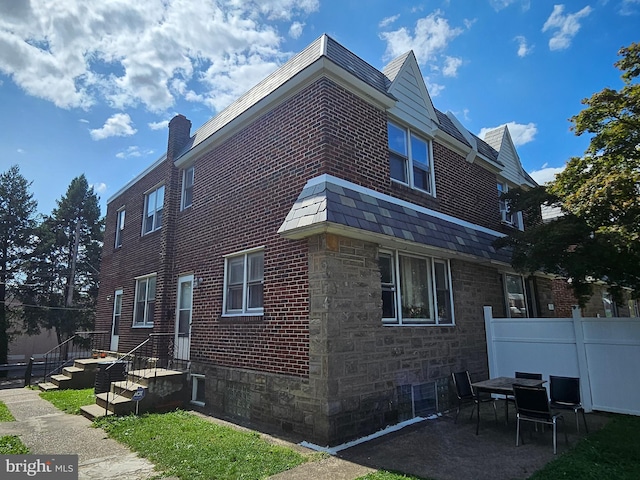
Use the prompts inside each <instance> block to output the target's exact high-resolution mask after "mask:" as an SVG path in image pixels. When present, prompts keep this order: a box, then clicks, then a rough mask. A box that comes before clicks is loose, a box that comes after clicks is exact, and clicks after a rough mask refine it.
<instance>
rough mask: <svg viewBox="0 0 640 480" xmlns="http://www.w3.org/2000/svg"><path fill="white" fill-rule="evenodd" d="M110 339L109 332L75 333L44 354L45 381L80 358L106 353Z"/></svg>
mask: <svg viewBox="0 0 640 480" xmlns="http://www.w3.org/2000/svg"><path fill="white" fill-rule="evenodd" d="M109 338H110V337H109V332H75V334H74V335H73V336H71V337H69V338H67V339H66V340H65V341H64V342H62V343H60V344H59V345H57V346H55V347H53V348H52V349H51V350H49V351H48V352H46V353H45V354H44V373H43V381H45V382H46V381H48V380H49V379H50V378H51V375H55V374H58V373H60V372H62V369H63V368H64V367H67V366H69V365H73V362H74V361H75V360H76V359H78V358H91V357H92V356H93V355H94V354H99V353H100V352H106V351H107V348H108V342H109ZM25 380H26V379H25Z"/></svg>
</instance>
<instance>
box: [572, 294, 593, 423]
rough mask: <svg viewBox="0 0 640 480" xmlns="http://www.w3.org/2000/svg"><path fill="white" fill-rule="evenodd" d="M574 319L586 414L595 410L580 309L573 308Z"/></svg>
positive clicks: (575, 306) (574, 306)
mask: <svg viewBox="0 0 640 480" xmlns="http://www.w3.org/2000/svg"><path fill="white" fill-rule="evenodd" d="M571 316H572V317H573V330H574V332H575V335H576V353H577V355H578V371H579V372H580V373H579V375H580V398H581V400H582V406H583V407H584V410H585V412H590V411H592V410H593V408H592V405H593V404H592V401H591V381H590V379H589V364H588V363H587V350H586V347H585V344H584V329H583V322H582V315H581V314H580V307H579V306H578V305H573V306H572V307H571Z"/></svg>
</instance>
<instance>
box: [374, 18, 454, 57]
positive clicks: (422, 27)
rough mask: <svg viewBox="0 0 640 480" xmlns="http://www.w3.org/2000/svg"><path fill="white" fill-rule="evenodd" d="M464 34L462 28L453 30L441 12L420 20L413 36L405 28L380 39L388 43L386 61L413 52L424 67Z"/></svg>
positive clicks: (386, 33)
mask: <svg viewBox="0 0 640 480" xmlns="http://www.w3.org/2000/svg"><path fill="white" fill-rule="evenodd" d="M462 32H463V29H462V28H459V27H456V28H452V27H450V26H449V22H448V21H447V19H446V18H444V17H443V16H442V12H441V11H440V10H436V11H435V12H433V13H431V14H429V15H427V16H426V17H424V18H421V19H419V20H418V21H417V22H416V26H415V29H414V31H413V34H412V33H411V32H410V31H408V30H407V29H406V28H405V27H402V28H400V29H399V30H395V31H393V32H382V33H381V34H380V37H381V38H382V39H383V40H385V41H386V42H387V49H386V52H385V54H384V57H385V59H387V60H388V59H392V58H395V57H397V56H399V55H402V54H403V53H406V52H408V51H409V50H413V53H415V55H416V59H417V60H418V63H420V64H421V65H424V64H425V63H427V62H428V61H429V60H433V59H435V58H436V56H437V55H438V54H440V53H441V52H443V51H444V50H445V49H446V48H447V46H448V45H449V42H450V41H451V40H453V39H454V38H456V37H457V36H458V35H460V34H461V33H462Z"/></svg>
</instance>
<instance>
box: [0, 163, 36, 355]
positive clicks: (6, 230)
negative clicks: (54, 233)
mask: <svg viewBox="0 0 640 480" xmlns="http://www.w3.org/2000/svg"><path fill="white" fill-rule="evenodd" d="M30 186H31V184H30V183H29V182H28V181H27V180H26V179H25V178H24V177H23V176H22V174H21V173H20V168H19V167H18V166H17V165H14V166H12V167H10V168H9V170H7V171H6V172H4V173H2V174H0V307H1V308H0V364H1V363H7V358H8V348H9V336H8V330H9V326H10V321H9V320H10V318H11V316H12V314H13V313H14V312H13V311H12V310H11V308H10V306H9V303H10V302H9V301H8V300H9V299H8V294H9V288H12V287H15V285H16V283H19V282H20V281H21V280H22V279H23V278H24V277H22V276H21V275H20V272H21V271H22V269H23V267H24V263H25V261H26V258H27V256H28V254H29V251H30V247H31V240H32V232H33V228H34V227H35V224H36V220H35V217H34V215H35V211H36V207H37V203H36V201H35V200H34V199H33V195H32V193H31V192H30V191H29V187H30Z"/></svg>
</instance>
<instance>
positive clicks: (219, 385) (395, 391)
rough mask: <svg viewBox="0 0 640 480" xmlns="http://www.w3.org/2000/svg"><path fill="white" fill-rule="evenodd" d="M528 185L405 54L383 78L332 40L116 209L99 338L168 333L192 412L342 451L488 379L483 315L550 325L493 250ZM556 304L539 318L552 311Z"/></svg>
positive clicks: (235, 108)
mask: <svg viewBox="0 0 640 480" xmlns="http://www.w3.org/2000/svg"><path fill="white" fill-rule="evenodd" d="M534 184H535V183H534V182H533V180H532V179H531V178H530V177H529V176H528V175H527V174H526V172H524V170H523V169H522V166H521V164H520V160H519V158H518V155H517V152H516V150H515V147H514V145H513V142H512V141H511V137H510V135H509V131H508V130H507V129H506V127H504V128H500V129H497V130H495V131H492V132H490V133H489V134H488V135H487V136H486V137H485V140H482V139H480V138H478V137H476V136H475V135H473V134H471V133H470V132H469V131H468V130H467V129H465V128H464V127H463V126H462V125H461V123H460V122H459V121H458V119H457V118H456V117H455V116H454V115H453V114H451V113H446V114H445V113H443V112H441V111H439V110H437V109H436V108H434V106H433V104H432V102H431V99H430V97H429V93H428V91H427V89H426V86H425V84H424V81H423V77H422V74H421V73H420V69H419V67H418V64H417V62H416V59H415V57H414V55H413V53H411V52H410V53H408V54H406V55H403V56H401V57H399V58H397V59H395V60H394V61H392V62H391V63H390V64H389V65H388V66H387V67H386V68H385V69H384V71H379V70H377V69H376V68H374V67H372V66H371V65H369V64H367V63H366V62H364V61H363V60H362V59H360V58H358V57H357V56H356V55H354V54H353V53H352V52H350V51H348V50H347V49H346V48H344V47H343V46H341V45H340V44H338V43H337V42H335V41H334V40H333V39H331V38H330V37H328V36H326V35H323V36H321V37H320V38H318V39H317V40H316V41H314V42H313V43H312V44H310V45H309V46H308V47H307V48H306V49H305V50H304V51H302V52H301V53H299V54H298V55H296V56H295V57H293V58H292V59H291V60H290V61H289V62H287V63H286V64H285V65H283V66H282V67H281V68H280V69H279V70H277V71H276V72H274V73H273V74H271V75H270V76H268V77H267V78H266V79H265V80H263V81H262V82H260V83H259V84H258V85H256V86H255V87H254V88H252V89H251V90H249V91H248V92H247V93H246V94H245V95H243V96H242V97H240V98H239V99H238V100H236V101H235V102H234V103H233V104H231V105H230V106H229V107H228V108H227V109H225V110H224V111H222V112H221V113H219V114H218V115H217V116H215V117H214V118H212V119H211V120H209V121H208V122H207V123H206V124H205V125H203V126H202V127H200V128H199V129H198V130H197V131H196V132H195V133H194V134H193V135H192V134H191V122H190V121H189V120H187V119H186V118H185V117H184V116H181V115H178V116H176V117H174V118H173V120H172V121H171V122H170V124H169V138H168V146H167V152H166V154H165V155H163V156H162V157H161V158H160V159H159V160H158V161H156V162H155V163H154V164H153V165H151V166H150V167H149V168H147V169H146V170H145V171H144V172H142V173H141V174H140V175H139V176H138V177H136V178H135V179H134V180H132V181H131V182H129V183H128V184H127V185H126V186H125V187H123V188H122V189H121V190H120V191H119V192H117V193H116V194H115V195H113V196H112V197H111V198H110V199H109V201H108V208H107V223H106V232H105V245H104V251H103V257H102V271H101V285H100V294H99V302H98V315H97V325H96V328H97V329H106V330H111V331H112V332H113V335H112V344H111V349H112V350H117V351H122V352H126V351H128V350H130V349H132V348H134V347H135V346H136V345H138V344H139V343H140V342H142V341H143V340H144V339H146V338H147V337H148V335H149V333H151V332H156V333H173V334H174V335H175V346H174V348H173V351H172V352H171V354H172V355H174V356H175V357H176V358H179V359H184V360H188V361H189V367H190V378H191V382H192V386H193V396H192V401H193V402H194V403H195V404H196V405H199V406H200V407H202V408H203V409H205V410H206V411H210V412H213V413H215V414H218V415H224V416H227V417H230V418H232V419H235V420H236V421H238V422H240V423H245V424H253V425H265V426H269V427H270V428H273V429H276V430H281V431H286V432H292V433H296V434H299V435H301V436H303V437H304V438H306V439H307V440H309V441H313V442H316V443H319V444H324V445H336V444H339V443H342V442H344V441H347V440H350V439H353V438H357V437H361V436H363V435H367V434H370V433H372V432H375V431H377V430H379V429H381V428H383V427H384V426H386V425H389V424H394V423H398V422H400V421H403V420H407V419H410V418H412V417H414V416H416V415H422V414H425V413H430V412H433V411H436V410H438V409H440V410H441V409H443V408H446V406H447V402H448V398H449V394H448V379H449V377H450V373H451V372H452V371H454V370H460V369H468V370H469V371H470V372H471V374H472V376H473V377H475V378H480V377H487V376H488V367H487V358H486V343H485V333H484V323H483V309H482V307H483V306H484V305H491V306H493V309H494V314H495V315H496V316H509V315H510V316H527V315H529V316H545V315H546V316H553V315H554V313H555V312H554V311H551V309H550V308H547V306H548V305H549V304H553V292H552V288H553V287H552V281H551V280H550V279H547V278H544V277H531V278H522V277H520V276H519V275H516V274H515V273H514V272H513V271H512V270H511V269H510V266H509V257H508V255H507V254H506V253H505V252H504V251H496V250H495V249H494V248H493V247H492V242H493V241H494V240H495V239H496V238H497V237H499V236H501V235H503V234H505V233H506V232H508V231H509V229H512V228H523V219H522V216H521V215H520V214H517V213H510V212H508V210H507V208H506V205H504V204H501V203H500V202H499V199H498V194H497V191H496V189H498V191H500V190H506V189H508V188H509V187H513V186H519V185H525V186H533V185H534ZM542 307H544V308H542Z"/></svg>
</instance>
